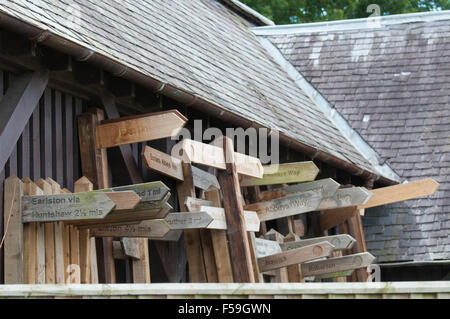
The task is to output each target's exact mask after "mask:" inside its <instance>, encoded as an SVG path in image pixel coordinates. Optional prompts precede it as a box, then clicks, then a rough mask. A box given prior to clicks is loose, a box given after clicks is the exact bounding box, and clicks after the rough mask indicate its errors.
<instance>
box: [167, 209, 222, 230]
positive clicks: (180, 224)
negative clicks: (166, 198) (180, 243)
mask: <svg viewBox="0 0 450 319" xmlns="http://www.w3.org/2000/svg"><path fill="white" fill-rule="evenodd" d="M165 220H166V222H167V224H169V226H170V228H171V229H202V228H207V226H208V225H209V224H211V222H212V221H213V220H214V218H212V217H211V216H210V215H209V214H208V213H206V212H182V213H171V214H169V215H167V217H166V218H165Z"/></svg>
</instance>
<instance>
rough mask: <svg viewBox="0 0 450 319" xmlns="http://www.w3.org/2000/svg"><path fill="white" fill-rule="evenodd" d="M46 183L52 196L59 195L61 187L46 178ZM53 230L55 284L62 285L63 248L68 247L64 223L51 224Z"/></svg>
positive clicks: (64, 274) (63, 273) (63, 274)
mask: <svg viewBox="0 0 450 319" xmlns="http://www.w3.org/2000/svg"><path fill="white" fill-rule="evenodd" d="M45 180H46V181H47V183H49V184H50V186H51V189H52V195H55V194H60V193H61V186H60V185H59V184H58V183H57V182H56V181H54V180H53V179H51V178H50V177H47V178H46V179H45ZM53 228H54V236H55V238H54V249H55V280H56V283H57V284H63V283H65V277H66V266H67V264H65V262H64V260H65V258H64V255H66V256H67V254H68V251H66V254H64V246H66V249H67V247H68V245H67V240H68V237H67V232H66V236H64V235H65V231H64V223H63V222H55V223H53ZM66 263H67V258H66Z"/></svg>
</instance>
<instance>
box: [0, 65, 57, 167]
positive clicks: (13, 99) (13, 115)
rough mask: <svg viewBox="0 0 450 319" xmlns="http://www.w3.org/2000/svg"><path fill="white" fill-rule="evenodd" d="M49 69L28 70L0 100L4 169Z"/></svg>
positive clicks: (32, 109) (15, 80) (12, 84)
mask: <svg viewBox="0 0 450 319" xmlns="http://www.w3.org/2000/svg"><path fill="white" fill-rule="evenodd" d="M48 77H49V72H48V71H36V72H26V73H23V74H21V75H19V76H17V77H15V79H14V80H13V81H12V82H11V83H10V85H9V88H8V90H7V91H6V94H5V95H4V96H3V98H2V99H1V101H0V109H1V110H2V112H1V115H0V145H2V152H1V153H0V169H3V168H4V166H5V164H6V162H7V160H8V158H9V156H10V155H11V152H12V151H13V149H14V147H15V145H16V143H17V141H18V140H19V137H20V135H21V134H22V132H23V130H24V128H25V125H26V124H27V123H28V120H29V118H30V116H31V114H32V113H33V111H34V109H35V107H36V105H38V103H39V99H40V98H41V96H42V93H43V92H44V89H45V87H46V86H47V82H48Z"/></svg>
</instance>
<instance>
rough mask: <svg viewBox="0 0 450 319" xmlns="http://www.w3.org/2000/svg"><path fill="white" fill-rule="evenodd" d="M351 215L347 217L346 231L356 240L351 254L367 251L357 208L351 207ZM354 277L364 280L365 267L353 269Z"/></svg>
mask: <svg viewBox="0 0 450 319" xmlns="http://www.w3.org/2000/svg"><path fill="white" fill-rule="evenodd" d="M351 212H352V216H351V217H350V218H349V219H347V221H346V223H347V226H348V233H349V235H350V236H352V237H353V238H355V240H356V242H355V244H354V245H353V247H352V249H351V252H352V254H359V253H365V252H367V247H366V239H365V237H364V230H363V227H362V221H361V215H360V211H359V209H358V208H356V207H355V208H354V209H352V211H351ZM355 274H356V278H357V280H358V281H359V282H366V281H367V278H368V277H369V274H368V272H367V269H365V268H360V269H357V270H356V271H355Z"/></svg>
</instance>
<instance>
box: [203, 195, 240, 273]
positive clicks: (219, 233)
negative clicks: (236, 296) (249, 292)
mask: <svg viewBox="0 0 450 319" xmlns="http://www.w3.org/2000/svg"><path fill="white" fill-rule="evenodd" d="M205 198H206V199H207V200H209V201H212V202H213V203H214V206H215V207H221V206H222V204H221V200H220V193H219V190H217V189H215V190H212V191H207V192H205ZM210 233H211V241H212V246H213V250H214V258H215V261H216V270H217V279H218V282H233V270H232V268H231V260H230V251H229V248H228V240H227V234H226V231H225V230H217V229H211V230H210Z"/></svg>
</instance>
